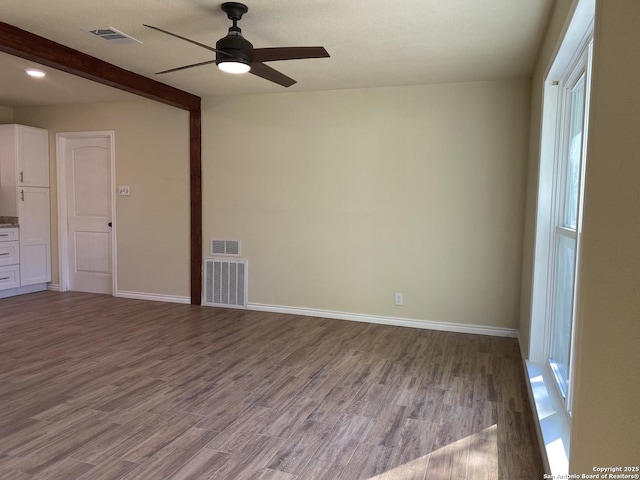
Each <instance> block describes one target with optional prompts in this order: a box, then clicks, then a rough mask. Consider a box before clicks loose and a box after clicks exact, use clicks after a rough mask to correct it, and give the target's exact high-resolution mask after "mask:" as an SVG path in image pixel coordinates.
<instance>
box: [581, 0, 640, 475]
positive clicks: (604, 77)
mask: <svg viewBox="0 0 640 480" xmlns="http://www.w3.org/2000/svg"><path fill="white" fill-rule="evenodd" d="M638 25H640V2H638V1H636V0H606V1H604V0H601V1H598V2H597V8H596V22H595V35H594V63H593V65H594V77H593V84H592V98H591V118H590V132H589V144H588V153H587V174H586V185H585V204H584V220H583V237H582V264H581V265H582V267H581V268H582V271H581V273H580V277H579V288H580V298H579V304H578V325H577V341H576V354H577V356H578V358H577V362H576V370H577V371H576V383H575V400H574V410H573V424H572V435H571V438H572V440H571V454H570V471H571V472H575V473H580V474H582V473H592V469H593V467H597V466H600V467H608V466H611V467H625V466H638V463H639V462H640V457H639V456H638V445H640V416H639V415H638V406H639V405H640V360H639V357H638V351H639V346H640V322H639V321H638V319H639V318H640V301H639V296H638V286H639V285H640V255H639V253H638V245H640V216H638V212H640V154H639V153H638V152H640V136H639V135H638V132H640V94H639V93H638V92H639V90H638V79H639V78H640V62H638V54H639V50H638V45H640V29H638ZM632 473H638V472H632Z"/></svg>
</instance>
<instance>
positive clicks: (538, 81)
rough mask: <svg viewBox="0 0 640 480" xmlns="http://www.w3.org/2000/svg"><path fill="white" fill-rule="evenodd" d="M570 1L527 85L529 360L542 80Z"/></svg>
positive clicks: (557, 9)
mask: <svg viewBox="0 0 640 480" xmlns="http://www.w3.org/2000/svg"><path fill="white" fill-rule="evenodd" d="M572 3H573V0H558V1H557V2H556V4H555V6H554V9H553V12H552V15H551V18H550V20H549V23H548V27H547V32H546V35H545V38H544V41H543V43H542V46H541V48H540V53H539V56H538V60H537V62H536V67H535V71H534V76H533V79H532V82H531V122H530V133H529V165H528V169H527V202H526V217H525V225H524V244H523V254H522V291H521V297H520V332H519V333H520V346H521V348H522V351H523V353H524V356H525V358H528V357H529V342H530V331H529V330H530V328H531V294H532V288H533V258H534V247H535V233H536V223H535V222H536V208H537V196H538V173H539V167H540V136H541V122H542V93H543V87H544V79H545V77H546V75H547V73H548V71H549V68H550V67H551V63H552V62H553V58H554V56H555V53H556V51H557V48H558V46H559V42H560V40H561V35H562V33H563V28H564V26H565V22H566V21H567V17H568V15H569V12H570V10H571V5H572Z"/></svg>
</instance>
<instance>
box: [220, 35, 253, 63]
mask: <svg viewBox="0 0 640 480" xmlns="http://www.w3.org/2000/svg"><path fill="white" fill-rule="evenodd" d="M232 28H233V27H232ZM238 30H240V29H239V28H238ZM252 48H253V44H252V43H251V42H250V41H249V40H247V39H245V38H244V37H243V36H242V34H241V33H240V32H239V31H232V29H231V28H230V29H229V33H228V34H227V36H226V37H224V38H221V39H220V40H218V41H217V42H216V50H222V51H223V52H226V53H228V54H229V55H231V57H228V56H226V55H223V54H220V53H216V63H218V61H219V60H222V61H225V60H231V59H236V60H240V61H242V62H246V63H251V57H250V56H249V54H247V53H246V51H247V50H251V49H252Z"/></svg>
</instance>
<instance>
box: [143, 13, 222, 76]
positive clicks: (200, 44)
mask: <svg viewBox="0 0 640 480" xmlns="http://www.w3.org/2000/svg"><path fill="white" fill-rule="evenodd" d="M142 26H144V27H147V28H151V29H153V30H157V31H159V32H162V33H166V34H167V35H171V36H172V37H176V38H179V39H180V40H184V41H185V42H189V43H193V44H194V45H198V46H199V47H202V48H206V49H207V50H211V51H212V52H216V53H220V54H222V55H226V56H228V57H231V56H232V55H229V54H228V53H227V52H223V51H222V50H217V49H215V48H213V47H210V46H209V45H205V44H204V43H200V42H196V41H195V40H191V39H190V38H187V37H183V36H182V35H178V34H176V33H171V32H168V31H167V30H163V29H161V28H158V27H154V26H152V25H146V24H144V23H143V24H142ZM159 73H165V72H159Z"/></svg>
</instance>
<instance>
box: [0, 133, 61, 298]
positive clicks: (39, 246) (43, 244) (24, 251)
mask: <svg viewBox="0 0 640 480" xmlns="http://www.w3.org/2000/svg"><path fill="white" fill-rule="evenodd" d="M49 202H50V199H49V134H48V132H47V131H46V130H43V129H41V128H34V127H27V126H24V125H0V216H8V217H17V218H18V224H19V226H20V228H19V266H18V269H19V272H18V273H19V275H16V276H15V278H13V280H11V281H12V282H13V283H15V281H16V279H17V281H18V282H19V285H18V286H19V287H30V286H35V285H40V286H42V288H45V285H44V284H46V283H47V282H50V281H51V233H50V231H51V218H50V205H49ZM3 230H13V229H3ZM0 233H2V232H0ZM5 256H6V255H5ZM1 258H2V257H0V259H1ZM0 265H1V264H0ZM0 268H6V267H0ZM8 275H9V274H8V273H6V272H5V273H4V274H2V275H0V278H5V277H7V276H8ZM6 281H7V282H8V281H9V280H6ZM5 288H9V287H5ZM28 291H33V290H28ZM15 293H24V292H23V291H16V292H15Z"/></svg>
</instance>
